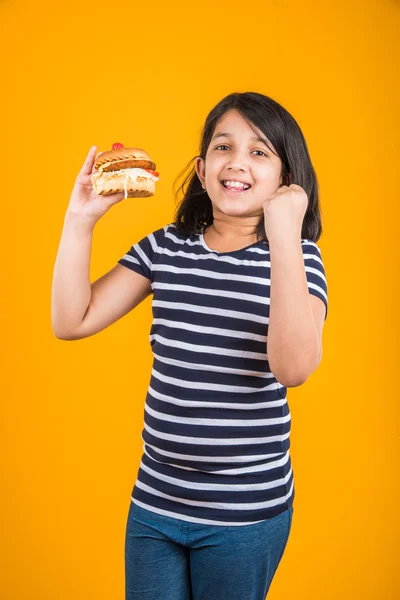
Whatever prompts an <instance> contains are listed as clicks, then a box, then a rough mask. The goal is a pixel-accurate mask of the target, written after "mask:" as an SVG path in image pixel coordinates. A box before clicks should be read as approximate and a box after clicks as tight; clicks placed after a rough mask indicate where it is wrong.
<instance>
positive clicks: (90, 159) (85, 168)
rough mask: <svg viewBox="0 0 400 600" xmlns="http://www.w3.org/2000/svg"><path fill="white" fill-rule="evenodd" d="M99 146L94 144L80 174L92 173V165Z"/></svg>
mask: <svg viewBox="0 0 400 600" xmlns="http://www.w3.org/2000/svg"><path fill="white" fill-rule="evenodd" d="M96 150H97V146H92V147H91V148H90V150H89V152H88V155H87V156H86V159H85V162H84V163H83V165H82V168H81V170H80V173H79V175H90V173H91V172H92V166H93V163H94V157H95V156H96Z"/></svg>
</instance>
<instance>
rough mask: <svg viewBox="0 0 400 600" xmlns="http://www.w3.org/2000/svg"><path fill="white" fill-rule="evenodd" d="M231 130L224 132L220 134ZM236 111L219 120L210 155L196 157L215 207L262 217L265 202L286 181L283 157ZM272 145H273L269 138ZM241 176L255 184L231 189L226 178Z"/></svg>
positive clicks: (198, 171)
mask: <svg viewBox="0 0 400 600" xmlns="http://www.w3.org/2000/svg"><path fill="white" fill-rule="evenodd" d="M222 133H224V134H228V135H224V136H220V134H222ZM258 135H259V136H260V137H261V138H264V139H265V135H264V134H263V133H262V132H261V131H259V130H257V133H255V132H254V131H253V129H252V128H251V127H250V126H249V124H248V123H247V121H246V120H245V119H243V117H242V116H241V115H240V114H239V113H238V112H237V111H236V110H230V111H228V112H227V113H225V114H224V116H223V117H222V118H221V120H220V121H219V123H218V124H217V126H216V128H215V131H214V133H213V137H212V139H211V142H210V145H209V147H208V149H207V154H206V159H205V161H203V160H202V159H201V158H200V157H198V158H197V159H196V173H197V175H198V177H199V179H200V181H201V183H202V185H203V186H204V187H205V189H206V190H207V194H208V196H209V198H210V200H211V202H212V204H213V211H220V212H221V213H224V214H225V215H229V216H238V217H255V216H257V217H260V216H262V215H263V204H264V202H265V200H266V199H267V198H269V197H270V196H272V194H274V193H275V192H276V190H277V189H278V187H279V185H280V184H281V183H282V178H281V169H282V161H281V159H280V158H279V156H277V155H276V154H274V153H273V152H272V151H271V150H270V149H269V148H268V147H267V146H266V145H265V143H263V142H262V141H260V140H257V139H255V138H256V137H257V136H258ZM268 144H269V146H271V147H272V145H271V143H270V142H269V141H268ZM274 151H275V149H274ZM232 180H238V181H242V182H245V183H248V184H250V185H251V187H250V188H249V189H248V190H246V191H235V190H232V191H231V190H228V189H226V188H225V187H224V185H223V183H222V181H232Z"/></svg>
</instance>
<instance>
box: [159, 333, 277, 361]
mask: <svg viewBox="0 0 400 600" xmlns="http://www.w3.org/2000/svg"><path fill="white" fill-rule="evenodd" d="M149 337H150V341H153V340H156V341H157V342H159V343H160V344H164V345H165V346H168V347H169V348H171V347H172V348H179V349H180V350H188V351H190V352H206V353H207V354H218V355H219V356H220V355H221V354H222V353H223V355H224V356H236V357H237V358H253V359H254V360H267V359H268V356H267V354H264V353H263V352H248V351H245V350H230V349H229V348H218V347H213V346H198V345H197V344H188V343H186V342H182V341H180V340H169V339H168V338H165V337H163V336H162V335H159V334H158V333H154V334H152V335H150V336H149Z"/></svg>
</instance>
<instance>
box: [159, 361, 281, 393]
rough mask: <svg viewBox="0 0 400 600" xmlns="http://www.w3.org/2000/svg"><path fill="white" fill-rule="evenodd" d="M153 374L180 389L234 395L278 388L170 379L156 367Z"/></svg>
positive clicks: (272, 384)
mask: <svg viewBox="0 0 400 600" xmlns="http://www.w3.org/2000/svg"><path fill="white" fill-rule="evenodd" d="M151 374H152V375H153V377H155V378H156V379H159V380H160V381H163V382H164V383H169V384H170V385H175V386H178V387H183V388H186V389H187V388H189V389H191V390H211V391H213V392H231V393H233V394H251V393H253V394H256V393H257V392H266V391H268V390H273V389H275V388H276V384H275V383H270V384H269V385H265V386H264V387H253V386H246V385H225V384H223V383H208V382H206V381H189V380H188V379H181V378H179V379H177V378H176V377H169V376H168V375H163V374H162V373H159V372H158V371H157V370H156V369H155V368H154V367H153V369H152V371H151Z"/></svg>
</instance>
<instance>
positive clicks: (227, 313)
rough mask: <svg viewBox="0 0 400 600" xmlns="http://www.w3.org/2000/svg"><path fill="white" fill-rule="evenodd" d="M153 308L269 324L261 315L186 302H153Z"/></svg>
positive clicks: (267, 319)
mask: <svg viewBox="0 0 400 600" xmlns="http://www.w3.org/2000/svg"><path fill="white" fill-rule="evenodd" d="M152 305H153V306H156V307H157V306H162V307H163V308H170V309H172V310H187V311H190V312H195V313H203V314H206V315H213V316H216V315H218V316H220V317H227V318H231V319H242V320H244V321H251V322H252V323H254V321H256V322H257V323H263V324H264V325H265V326H267V324H268V323H269V318H268V317H266V316H263V315H255V314H254V313H248V312H241V311H236V310H227V309H224V308H217V307H215V306H201V305H199V304H188V303H187V302H168V301H167V300H153V302H152Z"/></svg>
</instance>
